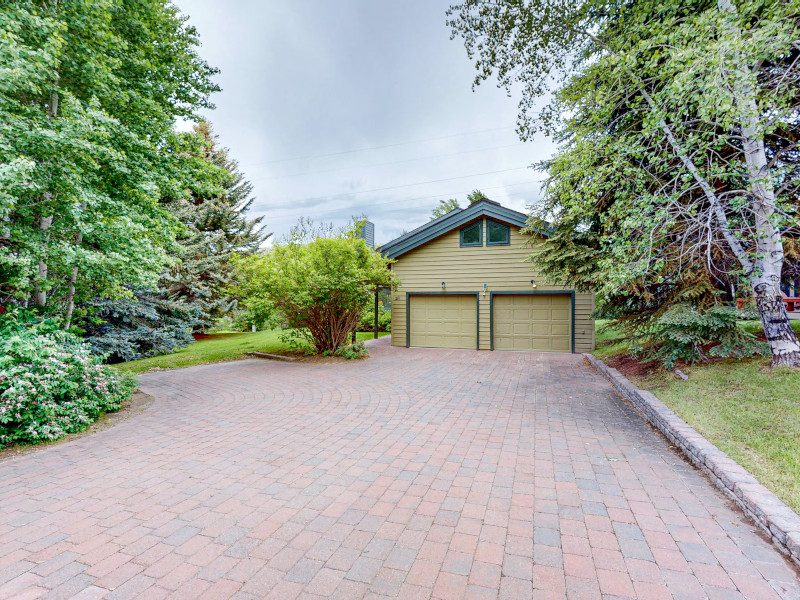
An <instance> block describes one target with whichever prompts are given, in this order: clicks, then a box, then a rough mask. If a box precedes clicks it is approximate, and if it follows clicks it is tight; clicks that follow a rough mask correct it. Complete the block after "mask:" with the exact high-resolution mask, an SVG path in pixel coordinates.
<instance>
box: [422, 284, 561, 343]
mask: <svg viewBox="0 0 800 600" xmlns="http://www.w3.org/2000/svg"><path fill="white" fill-rule="evenodd" d="M536 295H547V296H566V295H569V297H570V313H571V314H572V322H571V324H570V338H571V339H570V348H571V349H570V351H571V352H572V353H573V354H574V353H575V291H574V290H563V291H552V292H489V349H490V350H494V297H495V296H536ZM406 314H408V313H406Z"/></svg>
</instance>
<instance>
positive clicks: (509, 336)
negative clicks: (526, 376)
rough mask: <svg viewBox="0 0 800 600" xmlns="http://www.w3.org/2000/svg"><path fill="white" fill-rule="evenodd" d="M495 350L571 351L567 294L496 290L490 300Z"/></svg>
mask: <svg viewBox="0 0 800 600" xmlns="http://www.w3.org/2000/svg"><path fill="white" fill-rule="evenodd" d="M492 304H493V306H492V329H493V337H494V348H495V350H533V351H537V352H571V351H572V298H571V296H570V295H568V294H498V295H497V296H495V297H494V299H493V301H492Z"/></svg>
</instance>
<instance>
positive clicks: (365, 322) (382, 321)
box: [358, 302, 392, 331]
mask: <svg viewBox="0 0 800 600" xmlns="http://www.w3.org/2000/svg"><path fill="white" fill-rule="evenodd" d="M391 330H392V312H391V311H389V310H386V309H384V308H383V307H382V306H380V305H379V308H378V331H391ZM358 331H375V307H374V305H373V304H372V302H370V305H369V306H368V307H367V308H365V309H364V314H363V315H361V321H359V323H358Z"/></svg>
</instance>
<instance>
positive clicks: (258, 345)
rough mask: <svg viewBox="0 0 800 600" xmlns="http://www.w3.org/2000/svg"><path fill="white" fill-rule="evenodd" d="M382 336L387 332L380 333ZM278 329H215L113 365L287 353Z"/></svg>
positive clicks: (161, 365)
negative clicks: (178, 346)
mask: <svg viewBox="0 0 800 600" xmlns="http://www.w3.org/2000/svg"><path fill="white" fill-rule="evenodd" d="M357 335H358V340H359V341H363V340H368V339H371V338H372V337H373V334H372V333H371V332H370V333H359V334H357ZM380 335H381V336H384V335H389V334H388V333H380ZM279 336H280V332H279V331H258V332H256V333H217V334H214V335H212V336H211V337H209V338H208V339H204V340H198V341H197V342H195V343H194V344H189V345H188V346H187V347H186V348H184V349H183V350H178V351H177V352H174V353H172V354H163V355H161V356H153V357H152V358H144V359H142V360H133V361H131V362H127V363H122V364H119V365H115V366H116V367H117V368H118V369H120V370H122V371H129V372H132V373H142V372H144V371H149V370H150V369H154V368H158V369H175V368H178V367H190V366H192V365H202V364H205V363H212V362H221V361H226V360H236V359H239V358H243V357H244V355H245V352H250V351H256V352H269V353H271V354H287V353H288V352H289V351H290V348H289V345H288V344H285V343H284V342H282V341H281V340H280V338H279Z"/></svg>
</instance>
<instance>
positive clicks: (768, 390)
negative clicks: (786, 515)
mask: <svg viewBox="0 0 800 600" xmlns="http://www.w3.org/2000/svg"><path fill="white" fill-rule="evenodd" d="M743 326H744V327H745V328H746V329H748V330H750V331H760V327H761V326H760V323H758V322H756V321H748V322H744V323H743ZM792 326H793V327H794V329H795V330H800V321H792ZM597 340H598V350H597V351H596V352H595V355H597V356H598V357H599V358H604V359H607V358H609V357H612V356H616V355H618V354H620V353H625V351H626V348H627V345H626V343H625V342H624V340H622V339H621V336H620V335H619V334H618V333H616V332H607V333H604V334H598V337H597ZM681 369H682V370H683V371H684V372H685V373H686V374H687V375H689V380H688V381H683V380H681V379H679V378H677V377H676V376H674V375H673V374H671V373H668V372H665V371H663V370H662V371H660V372H657V373H655V374H653V375H651V376H649V377H647V378H641V377H635V376H632V377H631V379H632V380H633V381H634V383H636V384H637V385H639V386H640V387H642V388H644V389H649V390H651V391H652V392H653V393H654V394H655V395H656V396H657V397H658V398H659V399H660V400H661V401H662V402H664V404H666V405H667V406H669V407H670V408H671V409H672V410H674V411H675V412H676V413H677V414H678V415H679V416H680V417H681V418H682V419H684V420H685V421H686V422H688V423H689V424H690V425H692V426H693V427H694V428H695V429H697V430H698V431H699V432H700V433H701V434H703V435H704V436H705V437H706V438H707V439H708V440H709V441H711V442H712V443H713V444H715V445H716V446H717V447H718V448H720V449H721V450H723V451H724V452H726V453H727V454H728V455H729V456H731V458H733V459H734V460H736V461H737V462H738V463H739V464H741V465H742V466H743V467H745V468H746V469H748V470H749V471H750V472H751V473H753V475H755V476H756V478H757V479H758V480H759V481H761V483H763V484H764V485H765V486H767V487H768V488H770V489H771V490H772V491H773V492H775V494H777V495H778V496H779V497H780V498H781V499H782V500H783V501H784V502H786V503H787V504H788V505H789V506H791V507H792V508H793V509H794V510H795V511H800V371H795V370H789V369H775V370H773V369H770V367H769V360H768V359H759V360H743V361H719V362H713V363H710V364H696V365H693V366H687V367H681Z"/></svg>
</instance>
